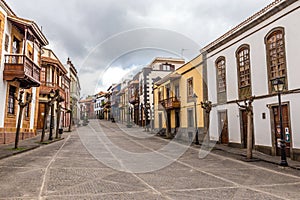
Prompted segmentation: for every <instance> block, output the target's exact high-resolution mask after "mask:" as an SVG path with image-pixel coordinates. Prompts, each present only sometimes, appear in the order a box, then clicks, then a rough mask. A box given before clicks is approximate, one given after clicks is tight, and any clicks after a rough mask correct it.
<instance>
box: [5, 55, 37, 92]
mask: <svg viewBox="0 0 300 200" xmlns="http://www.w3.org/2000/svg"><path fill="white" fill-rule="evenodd" d="M40 71H41V68H40V67H39V66H38V65H36V64H35V63H34V62H33V61H32V60H31V59H30V58H28V57H27V56H26V55H23V54H10V55H5V60H4V72H3V79H4V80H6V81H14V80H16V81H19V82H20V87H21V88H31V87H39V86H40V84H41V83H40Z"/></svg>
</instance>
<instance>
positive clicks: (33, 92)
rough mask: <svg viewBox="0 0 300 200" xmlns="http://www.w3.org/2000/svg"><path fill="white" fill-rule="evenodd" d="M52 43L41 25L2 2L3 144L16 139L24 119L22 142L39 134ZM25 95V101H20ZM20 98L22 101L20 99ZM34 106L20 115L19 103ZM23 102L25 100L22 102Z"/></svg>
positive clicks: (0, 127) (0, 83) (0, 94)
mask: <svg viewBox="0 0 300 200" xmlns="http://www.w3.org/2000/svg"><path fill="white" fill-rule="evenodd" d="M47 44H48V41H47V39H46V37H45V36H44V35H43V33H42V32H41V30H40V29H39V26H38V25H37V24H36V23H35V22H34V21H31V20H27V19H23V18H20V17H18V16H16V14H15V13H14V12H13V11H12V10H11V9H10V8H9V7H8V5H7V4H6V3H5V1H2V0H1V1H0V61H1V62H0V65H1V66H0V69H1V70H0V78H1V79H2V80H3V81H0V105H1V107H0V143H2V144H3V143H10V142H13V141H14V140H15V134H16V128H17V120H18V118H19V117H21V126H20V139H25V138H29V137H32V136H35V135H36V129H37V114H38V113H37V106H38V102H39V88H38V87H39V86H40V84H41V83H40V71H41V52H42V47H43V46H45V45H47ZM21 93H22V99H20V97H21V95H20V94H21ZM16 97H18V100H17V99H16ZM30 98H32V101H31V103H30V104H29V105H28V106H26V107H25V108H24V109H23V113H22V116H19V114H20V112H19V111H20V106H19V105H18V104H19V102H21V101H22V102H26V101H28V100H29V99H30ZM20 100H21V101H20Z"/></svg>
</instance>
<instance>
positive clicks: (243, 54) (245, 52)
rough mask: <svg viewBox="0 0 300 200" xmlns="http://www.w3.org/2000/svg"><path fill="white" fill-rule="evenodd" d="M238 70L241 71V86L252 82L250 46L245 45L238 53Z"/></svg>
mask: <svg viewBox="0 0 300 200" xmlns="http://www.w3.org/2000/svg"><path fill="white" fill-rule="evenodd" d="M237 61H238V63H237V64H238V71H239V87H240V88H242V87H246V86H249V85H250V84H251V82H250V81H251V78H250V58H249V47H248V46H244V47H242V48H240V49H239V51H238V53H237Z"/></svg>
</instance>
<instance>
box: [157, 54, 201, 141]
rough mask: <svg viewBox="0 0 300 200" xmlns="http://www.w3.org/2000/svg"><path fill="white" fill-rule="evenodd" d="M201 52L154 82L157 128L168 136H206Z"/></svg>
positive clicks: (184, 137) (188, 138)
mask: <svg viewBox="0 0 300 200" xmlns="http://www.w3.org/2000/svg"><path fill="white" fill-rule="evenodd" d="M202 61H203V59H202V55H199V56H197V57H196V58H194V59H192V60H191V61H190V62H188V63H186V64H184V65H183V66H182V67H180V68H178V69H177V70H175V71H174V72H172V73H171V74H169V75H167V76H166V77H164V78H162V79H161V80H159V81H158V82H156V83H155V89H154V116H155V117H154V119H155V120H154V121H155V123H154V128H155V130H156V132H159V133H166V135H167V136H169V137H174V136H176V138H178V139H182V140H193V139H194V138H195V134H196V130H198V133H199V135H200V136H203V134H202V133H203V127H204V116H203V109H202V108H201V101H203V99H204V95H205V93H204V84H203V83H204V79H203V70H204V68H203V62H202Z"/></svg>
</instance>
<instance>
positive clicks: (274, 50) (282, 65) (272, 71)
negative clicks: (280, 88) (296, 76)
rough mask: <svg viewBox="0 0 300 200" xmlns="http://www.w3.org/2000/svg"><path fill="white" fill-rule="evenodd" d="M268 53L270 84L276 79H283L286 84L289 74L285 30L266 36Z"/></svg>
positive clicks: (272, 32)
mask: <svg viewBox="0 0 300 200" xmlns="http://www.w3.org/2000/svg"><path fill="white" fill-rule="evenodd" d="M266 51H267V62H268V63H267V64H268V74H269V75H268V77H269V83H271V82H272V80H274V79H276V78H282V79H283V81H284V82H285V84H286V81H285V80H286V74H287V73H286V58H285V42H284V29H283V28H276V29H275V30H272V31H271V32H270V33H269V34H268V35H267V36H266ZM269 86H271V84H269ZM271 88H272V87H271ZM270 91H272V89H270Z"/></svg>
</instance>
